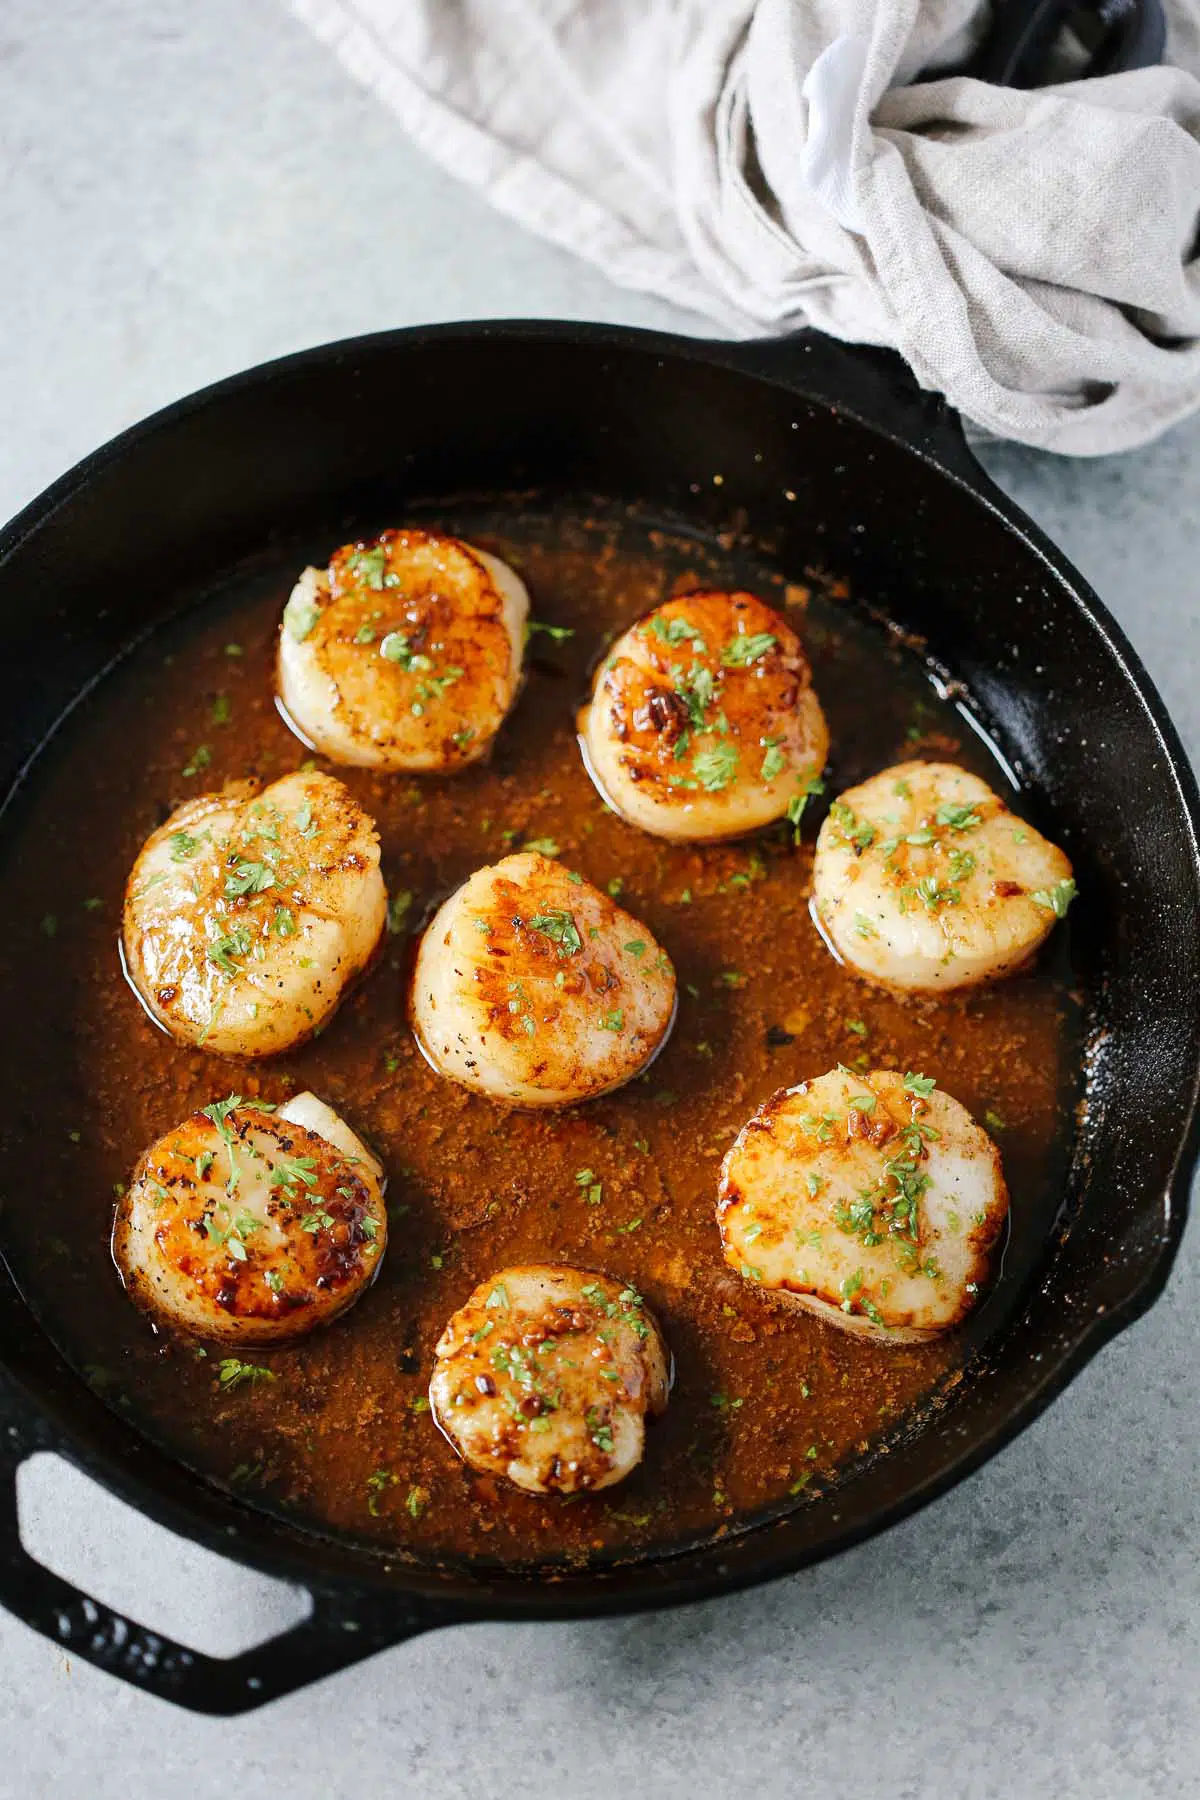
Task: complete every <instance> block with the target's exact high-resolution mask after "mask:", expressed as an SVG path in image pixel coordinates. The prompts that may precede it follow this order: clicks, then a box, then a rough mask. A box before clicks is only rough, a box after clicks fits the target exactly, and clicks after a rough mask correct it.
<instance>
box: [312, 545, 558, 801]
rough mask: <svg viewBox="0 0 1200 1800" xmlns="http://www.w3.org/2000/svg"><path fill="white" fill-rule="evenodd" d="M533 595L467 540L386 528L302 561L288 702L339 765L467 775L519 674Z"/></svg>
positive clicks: (314, 740)
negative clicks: (317, 559)
mask: <svg viewBox="0 0 1200 1800" xmlns="http://www.w3.org/2000/svg"><path fill="white" fill-rule="evenodd" d="M528 615H529V595H528V592H527V591H526V588H525V584H524V582H523V581H522V580H521V579H520V577H519V576H518V575H517V574H515V572H514V571H513V570H512V569H510V568H509V566H508V564H507V563H504V562H501V560H500V558H499V557H498V556H491V555H489V554H488V552H487V551H486V550H476V549H474V548H473V547H472V546H471V545H470V544H464V543H461V542H460V541H459V539H458V538H452V537H442V536H440V535H438V534H437V533H436V532H430V531H383V532H380V534H379V536H378V537H376V538H371V539H369V540H364V541H362V542H360V543H355V544H344V545H343V546H342V548H341V549H340V550H337V551H335V552H334V555H333V556H332V558H331V559H330V562H329V566H328V568H325V569H314V568H309V569H305V570H304V572H303V574H302V575H301V576H300V579H299V581H298V582H297V583H296V586H295V588H294V590H293V592H292V596H291V599H290V600H289V601H288V603H287V606H286V607H285V608H284V614H283V624H282V627H281V629H280V633H279V664H278V678H279V697H280V699H281V701H282V702H283V706H284V709H285V711H286V714H287V716H288V719H289V722H290V723H291V724H292V725H293V727H294V729H295V730H296V731H297V732H298V733H299V735H300V736H301V737H302V738H303V739H304V740H305V742H306V743H308V744H311V745H312V746H313V748H314V749H316V750H320V751H321V752H323V754H324V755H326V756H328V757H330V758H331V759H332V760H333V761H334V762H340V763H355V764H359V765H362V766H364V767H370V768H376V769H441V770H447V769H457V768H461V767H462V766H463V765H464V764H466V763H471V762H476V761H478V759H479V758H480V757H481V756H485V755H486V754H487V751H488V749H489V748H490V746H491V742H492V739H493V738H494V737H495V735H496V733H497V731H498V730H499V729H500V726H501V724H502V723H503V721H504V717H505V714H506V713H507V712H508V710H509V708H510V706H511V705H512V703H513V700H514V699H515V697H516V692H517V686H518V683H519V680H520V675H521V657H522V653H523V650H524V641H525V623H526V619H527V618H528Z"/></svg>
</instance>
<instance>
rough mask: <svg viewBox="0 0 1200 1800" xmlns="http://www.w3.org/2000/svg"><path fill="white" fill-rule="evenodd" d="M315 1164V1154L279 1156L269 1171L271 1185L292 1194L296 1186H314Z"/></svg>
mask: <svg viewBox="0 0 1200 1800" xmlns="http://www.w3.org/2000/svg"><path fill="white" fill-rule="evenodd" d="M316 1166H317V1159H316V1157H315V1156H281V1157H279V1158H278V1160H277V1161H276V1164H275V1167H274V1169H273V1170H272V1172H271V1186H272V1187H277V1188H283V1190H284V1192H285V1193H287V1194H289V1195H294V1193H295V1190H296V1188H297V1187H308V1188H311V1187H316V1185H317V1178H316V1176H315V1175H314V1174H313V1170H314V1169H315V1168H316ZM307 1229H308V1227H307V1226H305V1230H307Z"/></svg>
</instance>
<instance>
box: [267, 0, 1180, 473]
mask: <svg viewBox="0 0 1200 1800" xmlns="http://www.w3.org/2000/svg"><path fill="white" fill-rule="evenodd" d="M287 4H288V5H289V6H290V7H291V10H292V11H293V12H295V13H296V14H297V15H298V16H299V17H300V18H302V19H304V20H305V21H306V22H307V23H308V24H309V25H310V26H311V27H312V28H313V30H314V31H315V32H317V33H318V35H319V36H321V37H322V38H323V39H325V40H326V41H327V42H328V43H330V44H331V45H332V46H333V47H334V49H335V50H336V51H337V54H338V55H339V56H340V58H341V59H342V61H343V62H344V63H345V65H346V67H347V68H348V69H349V70H350V71H351V72H352V73H353V74H354V75H356V76H357V77H358V78H359V79H360V80H362V81H364V82H366V83H367V84H368V85H369V86H371V87H372V88H374V89H375V91H376V92H377V93H378V94H379V95H380V97H381V98H382V99H383V100H384V101H385V102H386V103H387V104H388V105H389V106H390V107H391V108H392V109H393V110H394V111H395V112H396V113H397V115H398V116H399V118H400V120H401V122H402V123H403V124H404V126H405V128H406V129H407V130H408V131H409V132H410V134H411V135H412V137H413V138H414V139H415V140H416V142H417V143H418V144H419V145H420V146H421V147H422V148H423V149H424V150H426V151H427V152H428V153H429V154H430V155H431V156H433V157H434V158H436V159H437V161H438V162H440V163H442V164H443V165H444V166H445V167H446V168H448V169H449V170H451V171H452V172H453V173H454V174H456V175H458V176H460V177H462V179H464V180H465V181H468V182H471V183H473V184H474V185H475V186H476V187H478V188H479V189H480V190H481V191H482V192H483V193H484V194H485V195H486V196H487V197H488V198H489V199H490V200H491V201H492V202H493V203H494V204H495V205H496V206H498V207H500V208H502V209H503V210H504V211H505V212H507V213H510V214H511V215H512V216H513V217H514V218H516V219H518V220H520V221H521V222H522V223H523V224H525V225H527V226H529V227H530V228H531V229H533V230H534V231H537V232H540V233H542V234H543V235H544V236H546V237H549V238H552V239H553V240H554V241H555V242H556V243H559V244H563V245H566V246H567V247H568V248H570V249H571V250H574V251H576V252H578V253H579V254H580V255H581V256H585V257H587V258H589V259H590V260H591V261H592V262H594V263H597V264H598V265H599V266H600V267H601V268H603V269H604V270H605V271H606V272H607V273H608V274H609V275H610V276H611V277H612V278H613V279H614V280H615V281H618V282H620V283H622V284H624V285H625V286H628V287H636V288H642V289H646V290H649V291H651V292H653V293H656V294H660V295H663V296H665V297H667V298H668V299H670V300H673V301H676V302H678V303H679V304H681V305H683V306H686V307H690V308H692V309H694V310H696V311H698V312H700V313H703V314H706V315H707V316H708V317H710V318H711V319H713V320H714V321H715V322H716V323H717V324H718V325H719V326H721V327H722V328H724V329H726V330H728V331H732V332H735V333H738V334H739V335H750V334H757V333H761V332H764V331H765V332H783V331H790V330H796V329H798V328H800V327H802V326H805V325H814V326H816V327H818V328H819V329H821V330H822V331H827V332H831V333H832V334H833V335H834V336H836V337H840V338H846V339H851V340H857V341H860V342H867V343H877V344H892V345H894V346H895V347H896V348H897V349H898V350H900V351H901V352H902V353H903V355H904V356H905V357H906V358H907V360H908V362H909V363H910V364H911V365H912V367H913V369H914V370H915V372H916V374H917V376H918V377H919V379H920V381H921V382H922V383H923V385H925V386H926V387H930V388H935V389H937V390H939V391H940V392H942V393H944V394H945V395H946V396H947V398H948V399H949V400H950V402H951V403H952V404H953V405H954V406H955V407H956V408H958V410H959V411H961V412H962V413H963V414H964V415H965V416H966V418H967V419H968V420H971V421H973V422H974V423H975V424H976V425H977V426H980V427H982V428H984V429H986V430H988V431H991V432H994V433H997V434H998V435H1000V436H1004V437H1011V438H1017V439H1020V440H1021V441H1022V442H1024V443H1029V444H1037V445H1040V446H1042V447H1044V448H1047V449H1051V450H1059V451H1064V452H1070V453H1072V454H1075V455H1097V454H1100V453H1102V452H1105V451H1111V450H1122V449H1126V448H1129V447H1130V446H1132V445H1135V444H1140V443H1144V442H1146V441H1147V440H1148V439H1150V438H1152V437H1154V436H1155V435H1156V433H1158V432H1160V431H1162V430H1163V429H1165V427H1166V426H1168V425H1170V424H1172V423H1173V422H1174V421H1175V420H1177V419H1180V418H1182V417H1183V416H1184V415H1185V414H1186V413H1188V412H1190V411H1191V410H1192V409H1193V408H1195V407H1197V406H1200V246H1198V244H1197V231H1198V227H1200V80H1198V79H1197V76H1200V0H1171V4H1172V5H1173V11H1172V14H1171V36H1170V41H1169V44H1168V56H1169V57H1170V58H1171V59H1172V61H1173V63H1174V65H1175V66H1170V67H1162V68H1157V69H1146V70H1141V71H1138V72H1136V73H1132V74H1128V75H1116V76H1110V77H1107V78H1106V79H1103V80H1096V81H1084V82H1074V83H1068V84H1065V85H1062V86H1059V87H1052V88H1042V89H1039V90H1036V91H1034V92H1018V91H1015V90H1012V89H1007V88H998V87H990V86H987V85H985V84H983V83H981V82H977V81H971V80H967V79H964V78H961V77H950V78H946V79H941V80H938V79H936V78H935V79H929V78H928V76H929V72H930V71H931V70H933V71H935V72H936V68H937V67H938V66H943V67H945V66H948V65H949V64H950V63H951V62H953V61H954V60H956V59H957V58H958V57H959V56H960V55H961V54H962V53H963V51H964V49H965V48H967V47H969V45H970V43H971V42H972V41H973V40H974V38H975V36H976V35H977V34H978V32H979V31H980V30H981V29H982V27H983V25H984V23H985V17H984V14H983V12H982V6H983V5H984V4H986V0H886V4H883V3H878V0H287ZM922 72H924V77H925V78H922V79H921V80H916V79H915V77H916V76H917V75H918V74H919V73H922Z"/></svg>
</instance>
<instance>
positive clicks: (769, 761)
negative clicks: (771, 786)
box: [759, 738, 788, 781]
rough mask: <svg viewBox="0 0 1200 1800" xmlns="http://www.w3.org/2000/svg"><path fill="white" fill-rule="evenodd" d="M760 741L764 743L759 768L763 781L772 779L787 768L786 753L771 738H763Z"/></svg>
mask: <svg viewBox="0 0 1200 1800" xmlns="http://www.w3.org/2000/svg"><path fill="white" fill-rule="evenodd" d="M762 741H763V743H764V745H765V750H764V754H763V759H762V768H761V769H760V770H759V774H760V776H761V777H762V779H763V780H764V781H774V780H775V777H776V776H777V775H782V774H783V771H784V770H785V769H786V768H787V760H788V759H787V755H786V753H785V752H784V751H783V750H781V749H780V748H779V745H778V743H776V742H774V741H773V740H771V739H769V738H764V739H763V740H762Z"/></svg>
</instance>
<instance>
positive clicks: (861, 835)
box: [829, 800, 875, 851]
mask: <svg viewBox="0 0 1200 1800" xmlns="http://www.w3.org/2000/svg"><path fill="white" fill-rule="evenodd" d="M829 817H830V818H831V819H832V820H833V823H834V825H835V826H836V828H837V830H838V832H839V833H840V834H841V836H842V837H843V838H844V839H845V841H846V843H848V844H852V845H853V846H854V848H855V849H856V850H858V851H862V850H869V849H870V847H871V845H872V844H873V843H874V842H875V827H874V826H873V825H868V824H867V823H866V822H865V821H864V822H863V823H862V824H860V823H859V821H858V819H857V818H856V817H855V814H854V809H853V807H850V806H847V805H846V802H845V801H844V800H835V801H834V803H833V805H832V806H831V807H830V809H829Z"/></svg>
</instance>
